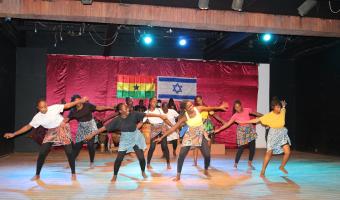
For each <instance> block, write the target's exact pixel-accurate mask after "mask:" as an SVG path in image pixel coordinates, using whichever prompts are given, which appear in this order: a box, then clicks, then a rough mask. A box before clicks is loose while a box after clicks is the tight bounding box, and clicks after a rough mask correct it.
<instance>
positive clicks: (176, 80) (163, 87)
mask: <svg viewBox="0 0 340 200" xmlns="http://www.w3.org/2000/svg"><path fill="white" fill-rule="evenodd" d="M196 95H197V79H196V78H182V77H168V76H158V77H157V98H158V99H170V98H173V99H174V100H193V99H194V98H195V96H196Z"/></svg>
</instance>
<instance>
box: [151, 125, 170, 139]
mask: <svg viewBox="0 0 340 200" xmlns="http://www.w3.org/2000/svg"><path fill="white" fill-rule="evenodd" d="M165 127H166V125H164V124H151V127H150V138H151V139H153V138H155V137H157V136H159V135H160V134H161V133H162V132H163V130H164V129H165Z"/></svg>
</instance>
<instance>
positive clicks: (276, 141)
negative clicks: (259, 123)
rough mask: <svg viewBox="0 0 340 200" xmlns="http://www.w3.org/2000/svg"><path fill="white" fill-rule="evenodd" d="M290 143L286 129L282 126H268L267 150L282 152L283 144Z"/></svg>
mask: <svg viewBox="0 0 340 200" xmlns="http://www.w3.org/2000/svg"><path fill="white" fill-rule="evenodd" d="M286 144H289V145H291V143H290V139H289V137H288V130H287V129H286V128H285V127H283V128H270V129H269V132H268V139H267V151H273V154H281V153H283V148H282V147H283V146H284V145H286Z"/></svg>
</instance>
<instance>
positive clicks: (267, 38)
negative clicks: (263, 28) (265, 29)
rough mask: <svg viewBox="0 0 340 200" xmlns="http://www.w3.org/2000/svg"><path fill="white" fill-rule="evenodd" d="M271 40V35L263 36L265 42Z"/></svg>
mask: <svg viewBox="0 0 340 200" xmlns="http://www.w3.org/2000/svg"><path fill="white" fill-rule="evenodd" d="M271 39H272V34H270V33H265V34H263V35H262V40H263V41H264V42H269V41H270V40H271Z"/></svg>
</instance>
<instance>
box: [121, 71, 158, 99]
mask: <svg viewBox="0 0 340 200" xmlns="http://www.w3.org/2000/svg"><path fill="white" fill-rule="evenodd" d="M155 91H156V84H155V77H153V76H133V75H118V76H117V98H125V97H132V98H138V99H147V98H151V97H153V96H155Z"/></svg>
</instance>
